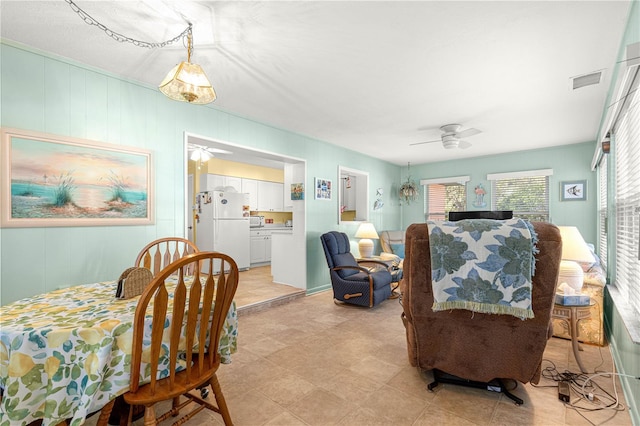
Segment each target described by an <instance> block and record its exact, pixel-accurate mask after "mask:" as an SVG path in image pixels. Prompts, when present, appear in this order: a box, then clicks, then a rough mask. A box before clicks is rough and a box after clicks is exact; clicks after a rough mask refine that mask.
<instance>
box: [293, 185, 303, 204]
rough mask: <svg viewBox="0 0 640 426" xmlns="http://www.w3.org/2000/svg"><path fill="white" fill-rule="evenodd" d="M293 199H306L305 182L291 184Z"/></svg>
mask: <svg viewBox="0 0 640 426" xmlns="http://www.w3.org/2000/svg"><path fill="white" fill-rule="evenodd" d="M291 200H292V201H301V200H304V182H299V183H292V184H291Z"/></svg>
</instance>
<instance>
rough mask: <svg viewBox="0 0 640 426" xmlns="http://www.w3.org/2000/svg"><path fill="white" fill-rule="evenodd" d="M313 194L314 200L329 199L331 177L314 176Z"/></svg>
mask: <svg viewBox="0 0 640 426" xmlns="http://www.w3.org/2000/svg"><path fill="white" fill-rule="evenodd" d="M313 190H314V191H313V196H314V198H315V199H316V200H322V201H331V196H332V193H333V182H332V181H331V179H325V178H319V177H317V178H315V180H314V183H313Z"/></svg>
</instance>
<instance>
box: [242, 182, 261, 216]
mask: <svg viewBox="0 0 640 426" xmlns="http://www.w3.org/2000/svg"><path fill="white" fill-rule="evenodd" d="M242 192H243V193H244V194H249V210H253V211H256V210H258V181H257V180H255V179H246V178H242Z"/></svg>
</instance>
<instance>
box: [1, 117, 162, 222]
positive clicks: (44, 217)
mask: <svg viewBox="0 0 640 426" xmlns="http://www.w3.org/2000/svg"><path fill="white" fill-rule="evenodd" d="M0 145H1V146H0V155H1V157H0V164H1V165H2V171H1V173H0V188H2V194H1V196H0V199H1V202H2V206H1V207H0V227H2V228H33V227H79V226H131V225H152V224H154V223H155V217H154V206H155V198H154V175H153V161H152V160H153V158H152V154H151V151H150V150H146V149H141V148H136V147H130V146H121V145H115V144H109V143H103V142H98V141H92V140H86V139H80V138H73V137H67V136H59V135H53V134H48V133H43V132H37V131H31V130H22V129H14V128H8V127H2V128H0Z"/></svg>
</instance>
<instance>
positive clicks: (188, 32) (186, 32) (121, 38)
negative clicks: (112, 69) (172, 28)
mask: <svg viewBox="0 0 640 426" xmlns="http://www.w3.org/2000/svg"><path fill="white" fill-rule="evenodd" d="M65 1H66V2H67V3H69V6H70V7H71V9H73V11H74V12H75V13H77V14H78V16H79V17H80V18H81V19H82V20H83V21H84V22H85V23H87V24H88V25H95V26H96V27H98V28H100V29H101V30H102V31H104V32H105V34H106V35H108V36H109V37H111V38H112V39H114V40H115V41H118V42H120V43H131V44H133V45H134V46H138V47H146V48H148V49H157V48H161V47H165V46H168V45H170V44H173V43H176V42H177V41H179V40H182V39H183V38H184V36H188V37H189V52H188V53H189V56H190V55H191V23H189V26H188V27H187V28H186V29H185V30H184V31H183V32H182V33H180V35H177V36H175V37H174V38H172V39H171V40H167V41H163V42H161V43H149V42H147V41H141V40H136V39H134V38H131V37H126V36H124V35H122V34H120V33H117V32H115V31H113V30H110V29H109V28H107V27H106V26H105V25H103V24H101V23H100V22H98V21H97V20H95V19H94V18H93V17H92V16H91V15H89V14H88V13H87V12H85V11H84V10H82V9H80V7H79V6H78V5H77V4H75V3H74V2H73V0H65Z"/></svg>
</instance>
